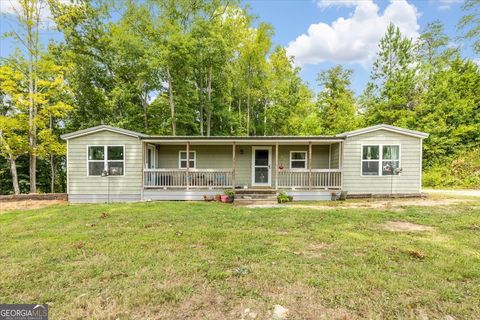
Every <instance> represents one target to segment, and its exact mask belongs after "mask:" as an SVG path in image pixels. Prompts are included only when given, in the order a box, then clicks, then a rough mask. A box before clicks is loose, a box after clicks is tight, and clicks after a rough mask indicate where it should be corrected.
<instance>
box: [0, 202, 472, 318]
mask: <svg viewBox="0 0 480 320" xmlns="http://www.w3.org/2000/svg"><path fill="white" fill-rule="evenodd" d="M403 209H404V210H402V211H398V210H393V209H392V210H390V209H389V208H360V207H354V208H343V209H342V208H334V209H330V210H323V211H322V210H318V209H309V208H298V207H290V206H287V207H284V208H265V209H249V208H242V207H232V206H230V205H224V204H218V203H187V202H163V203H135V204H111V205H70V206H67V205H57V206H52V207H48V208H44V209H37V210H30V211H10V212H6V213H3V214H0V270H1V276H0V300H1V301H2V302H3V303H49V304H50V313H51V318H52V319H83V318H90V319H91V318H95V319H117V318H118V319H145V318H149V319H239V318H240V317H241V315H242V313H243V312H244V310H245V309H246V308H249V309H250V310H252V311H254V312H255V313H258V319H265V318H266V317H268V312H269V311H271V310H272V308H273V306H274V305H275V304H279V305H282V306H284V307H286V308H288V309H289V310H290V318H291V319H318V318H320V316H322V315H323V317H324V318H326V319H334V318H341V319H357V318H373V319H380V318H382V319H384V318H390V319H392V318H419V317H424V316H428V317H433V318H441V317H444V316H446V315H450V316H453V317H455V318H456V319H472V318H479V317H480V305H479V304H478V301H480V252H479V249H480V202H479V201H470V202H466V203H463V204H455V205H450V206H434V207H414V206H406V207H403ZM388 221H405V222H410V223H414V224H418V225H423V226H428V227H431V229H430V230H429V231H423V232H391V231H388V230H385V228H383V227H382V226H383V225H384V224H385V223H387V222H388Z"/></svg>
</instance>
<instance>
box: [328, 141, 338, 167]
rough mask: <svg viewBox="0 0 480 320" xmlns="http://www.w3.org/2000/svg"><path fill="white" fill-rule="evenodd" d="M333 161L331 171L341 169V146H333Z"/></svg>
mask: <svg viewBox="0 0 480 320" xmlns="http://www.w3.org/2000/svg"><path fill="white" fill-rule="evenodd" d="M331 152H332V159H331V162H330V169H340V144H339V143H334V144H332V149H331Z"/></svg>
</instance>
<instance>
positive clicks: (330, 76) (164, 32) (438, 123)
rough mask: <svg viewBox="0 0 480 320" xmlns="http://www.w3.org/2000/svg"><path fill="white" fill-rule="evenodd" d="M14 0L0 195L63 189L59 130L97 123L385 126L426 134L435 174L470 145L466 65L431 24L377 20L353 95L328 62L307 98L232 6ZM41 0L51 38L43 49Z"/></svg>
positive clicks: (233, 131)
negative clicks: (415, 34)
mask: <svg viewBox="0 0 480 320" xmlns="http://www.w3.org/2000/svg"><path fill="white" fill-rule="evenodd" d="M19 3H20V6H19V7H18V8H17V12H16V17H17V19H18V25H19V26H20V27H19V28H18V31H17V29H16V31H15V32H11V33H9V34H7V35H6V36H10V37H13V38H14V39H15V40H16V41H17V43H18V50H16V51H15V52H14V53H13V54H12V55H11V56H9V57H7V58H5V59H2V61H1V63H0V179H1V180H0V181H1V182H2V183H1V185H0V193H1V194H8V193H20V192H38V191H41V192H61V191H64V190H65V143H64V142H63V141H61V140H60V138H59V136H60V134H62V133H64V132H70V131H74V130H79V129H83V128H87V127H91V126H95V125H99V124H110V125H113V126H118V127H122V128H126V129H130V130H136V131H140V132H144V133H150V134H162V135H203V136H215V135H216V136H218V135H324V134H325V135H327V134H337V133H340V132H345V131H349V130H354V129H357V128H359V127H363V126H368V125H374V124H378V123H386V124H392V125H398V126H402V127H406V128H410V129H415V130H420V131H425V132H428V133H430V137H429V138H428V139H427V140H426V141H425V146H424V158H425V160H424V161H425V168H427V170H428V169H429V168H430V169H431V170H433V171H435V170H436V171H435V172H436V173H437V174H438V170H440V169H441V170H443V168H445V167H448V166H449V165H450V164H451V162H452V161H455V160H458V159H463V158H462V157H465V154H466V153H468V152H475V151H476V152H478V146H479V142H480V92H479V90H480V89H479V88H480V70H479V66H478V64H477V63H475V61H474V60H473V59H469V58H465V57H464V56H462V48H460V47H455V46H452V39H449V37H448V36H447V35H446V34H445V33H444V31H443V25H442V24H441V23H439V22H432V23H430V24H429V25H428V26H427V27H426V28H425V30H423V31H422V33H421V35H420V37H419V38H417V39H415V40H413V39H409V38H406V37H404V36H403V35H402V34H401V32H400V30H399V28H398V27H396V26H394V25H390V26H389V27H388V29H387V31H386V34H385V35H384V37H383V38H382V39H381V41H380V42H379V49H378V54H377V57H376V59H375V61H374V62H373V64H372V67H371V75H370V81H369V82H368V83H367V84H366V85H365V90H364V92H363V93H362V94H361V95H359V96H356V95H355V94H354V92H353V91H352V89H351V77H352V73H353V71H352V70H351V69H349V68H347V67H344V66H341V65H339V66H335V67H332V68H330V69H328V70H325V71H323V72H321V73H320V74H319V75H318V79H317V82H318V85H319V86H320V90H319V93H318V94H315V93H314V92H313V91H312V90H311V88H310V87H309V86H308V84H307V83H305V82H304V81H303V80H302V79H301V77H300V75H299V73H300V68H299V67H296V66H295V64H294V58H293V57H289V56H287V54H286V50H285V48H283V47H281V46H274V45H273V44H272V36H273V34H274V29H273V27H272V26H271V25H269V24H267V23H264V22H261V21H259V20H258V19H257V18H255V17H254V16H253V15H252V14H251V13H250V12H249V11H248V8H244V7H242V6H241V4H240V3H239V2H236V1H227V0H205V1H198V0H176V1H174V0H162V1H160V0H146V1H140V2H138V1H131V0H128V1H124V2H121V3H119V2H110V1H108V2H104V1H101V0H99V1H98V2H92V1H80V2H77V3H76V4H75V5H72V4H68V3H65V2H63V1H55V0H49V1H47V0H22V1H19ZM479 4H480V2H479V1H478V0H468V1H466V3H465V4H464V10H465V17H464V18H463V19H462V21H460V22H459V36H460V35H461V36H463V37H467V38H470V39H473V41H472V42H473V49H474V50H475V52H476V53H477V54H478V53H479V52H480V47H479V46H478V39H479V27H478V21H479V17H478V9H479V7H480V5H479ZM47 6H48V9H49V11H50V12H51V14H52V19H53V21H54V25H55V28H56V29H57V30H58V31H59V32H60V33H61V35H62V40H61V41H56V42H55V41H51V42H50V43H49V44H48V46H47V47H43V46H42V44H41V43H40V41H39V35H40V33H41V32H42V28H43V26H42V19H41V12H42V10H44V9H45V7H47ZM472 150H473V151H472ZM473 158H476V157H472V159H473ZM457 164H458V163H457ZM479 167H480V164H479ZM438 168H440V169H438ZM468 170H474V169H471V168H470V169H468ZM468 170H467V171H468ZM433 171H432V172H433ZM478 171H480V170H478ZM37 175H38V179H37ZM477 175H478V176H479V177H478V178H479V180H478V183H480V174H479V173H478V172H477ZM471 183H476V180H475V179H474V180H472V182H471Z"/></svg>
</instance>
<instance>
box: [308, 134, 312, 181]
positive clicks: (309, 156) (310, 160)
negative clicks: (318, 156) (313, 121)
mask: <svg viewBox="0 0 480 320" xmlns="http://www.w3.org/2000/svg"><path fill="white" fill-rule="evenodd" d="M308 189H309V190H312V141H309V142H308Z"/></svg>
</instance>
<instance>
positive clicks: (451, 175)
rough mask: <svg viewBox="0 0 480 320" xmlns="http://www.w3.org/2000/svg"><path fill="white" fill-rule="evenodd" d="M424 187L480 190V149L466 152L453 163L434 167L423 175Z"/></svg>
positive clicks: (446, 162)
mask: <svg viewBox="0 0 480 320" xmlns="http://www.w3.org/2000/svg"><path fill="white" fill-rule="evenodd" d="M423 185H424V186H426V187H452V188H453V187H456V188H473V189H478V188H480V149H475V150H472V151H465V152H462V153H461V154H459V155H458V157H456V158H455V159H454V160H452V161H445V162H443V163H439V164H436V165H432V166H431V167H430V168H428V169H427V170H426V171H425V173H424V175H423Z"/></svg>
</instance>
